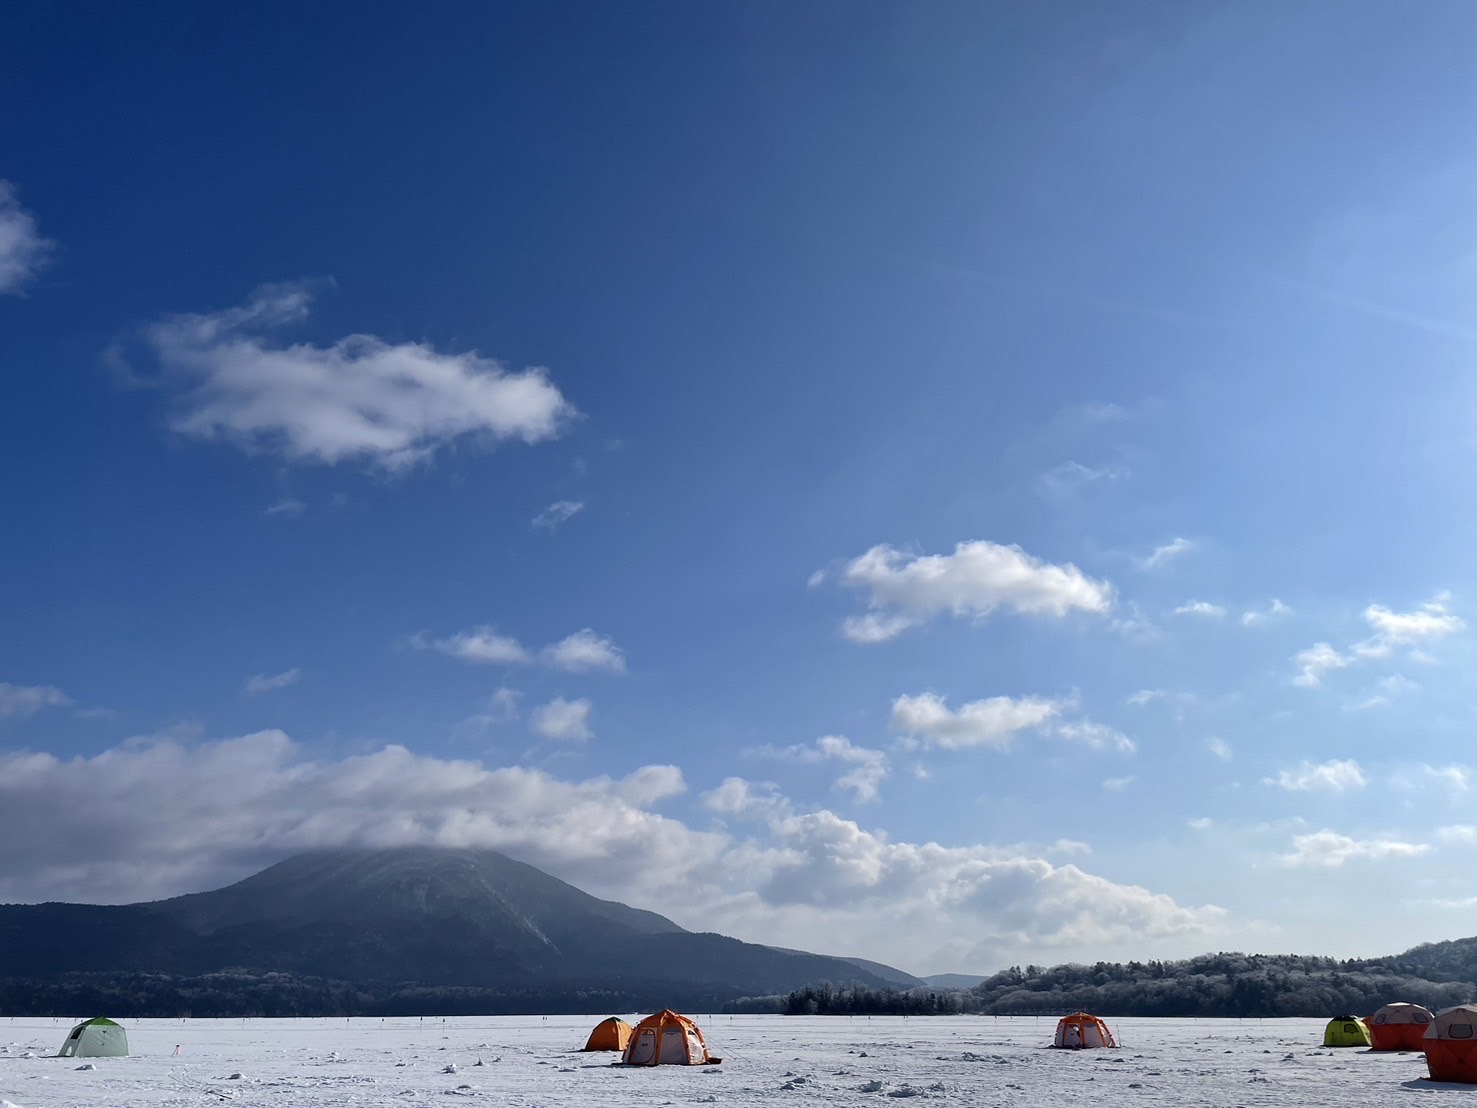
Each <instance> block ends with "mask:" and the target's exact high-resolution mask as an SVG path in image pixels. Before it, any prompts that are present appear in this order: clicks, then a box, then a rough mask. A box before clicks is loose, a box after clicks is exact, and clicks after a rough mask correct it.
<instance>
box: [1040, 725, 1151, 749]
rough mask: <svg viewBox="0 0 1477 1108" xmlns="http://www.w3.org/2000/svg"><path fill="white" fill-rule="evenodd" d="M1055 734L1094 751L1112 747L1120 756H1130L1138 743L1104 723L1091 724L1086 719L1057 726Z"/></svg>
mask: <svg viewBox="0 0 1477 1108" xmlns="http://www.w3.org/2000/svg"><path fill="white" fill-rule="evenodd" d="M1056 733H1057V734H1058V735H1060V736H1061V737H1062V738H1064V739H1070V740H1071V741H1072V742H1079V743H1082V744H1083V745H1084V746H1090V747H1092V748H1093V749H1094V750H1106V749H1108V748H1109V747H1112V748H1113V749H1114V750H1116V751H1118V752H1119V753H1120V754H1132V753H1133V752H1134V751H1136V750H1137V749H1138V743H1136V742H1134V741H1133V740H1132V739H1130V738H1129V737H1128V736H1127V735H1125V734H1124V733H1123V732H1122V731H1119V730H1118V729H1117V728H1116V727H1109V726H1108V725H1107V724H1105V723H1093V722H1092V721H1091V720H1086V719H1082V720H1075V721H1073V722H1071V723H1061V724H1058V725H1057V728H1056Z"/></svg>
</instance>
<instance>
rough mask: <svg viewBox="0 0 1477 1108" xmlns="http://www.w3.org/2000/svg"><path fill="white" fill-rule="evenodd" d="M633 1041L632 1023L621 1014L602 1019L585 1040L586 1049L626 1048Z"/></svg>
mask: <svg viewBox="0 0 1477 1108" xmlns="http://www.w3.org/2000/svg"><path fill="white" fill-rule="evenodd" d="M630 1041H631V1025H630V1024H629V1023H627V1022H626V1021H625V1020H623V1019H621V1018H620V1017H619V1016H611V1017H610V1018H609V1019H608V1020H601V1021H600V1022H599V1023H597V1024H596V1025H595V1030H593V1031H591V1032H590V1037H589V1038H588V1039H586V1040H585V1045H584V1047H583V1048H582V1049H584V1050H625V1049H626V1044H627V1043H629V1042H630Z"/></svg>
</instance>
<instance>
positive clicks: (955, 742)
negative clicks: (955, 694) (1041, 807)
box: [892, 693, 1064, 750]
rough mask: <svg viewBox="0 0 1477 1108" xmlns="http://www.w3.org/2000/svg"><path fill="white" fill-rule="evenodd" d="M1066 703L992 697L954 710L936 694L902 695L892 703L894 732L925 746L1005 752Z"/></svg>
mask: <svg viewBox="0 0 1477 1108" xmlns="http://www.w3.org/2000/svg"><path fill="white" fill-rule="evenodd" d="M1063 707H1064V702H1063V701H1059V700H1047V699H1045V698H1043V697H1038V696H1024V697H1021V698H1019V699H1012V698H1010V697H1008V696H992V697H989V698H988V699H985V700H974V701H971V702H969V703H968V704H963V705H961V706H960V707H959V709H958V710H957V711H956V710H953V709H951V708H949V706H948V705H947V704H946V703H945V702H944V698H943V697H941V696H939V695H937V694H936V693H920V694H919V695H918V696H900V697H898V698H897V699H896V700H894V701H893V702H892V729H893V730H894V731H897V732H898V733H900V734H903V735H907V736H909V737H911V738H913V739H916V740H918V741H919V742H921V743H923V744H924V745H925V746H937V747H943V748H944V749H946V750H961V749H965V748H967V747H976V746H989V747H995V748H997V749H1003V748H1005V747H1007V746H1009V745H1010V742H1011V740H1012V739H1013V738H1014V737H1015V736H1016V735H1017V734H1018V733H1020V732H1021V731H1027V730H1031V729H1033V728H1038V727H1041V726H1042V725H1043V724H1046V723H1048V722H1050V721H1051V720H1053V719H1055V718H1056V717H1057V716H1058V715H1060V714H1061V711H1062V708H1063Z"/></svg>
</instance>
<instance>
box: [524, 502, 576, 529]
mask: <svg viewBox="0 0 1477 1108" xmlns="http://www.w3.org/2000/svg"><path fill="white" fill-rule="evenodd" d="M584 510H585V505H584V504H583V502H581V501H579V500H556V501H554V503H552V504H550V505H549V506H548V507H547V508H545V509H544V510H543V511H541V512H540V513H539V514H538V515H536V516H534V517H533V525H534V526H535V527H541V528H543V529H544V530H546V531H553V530H555V529H556V528H557V527H558V526H559V525H560V524H561V523H564V522H566V521H567V520H570V519H573V518H574V517H575V516H576V515H577V514H578V513H580V512H582V511H584Z"/></svg>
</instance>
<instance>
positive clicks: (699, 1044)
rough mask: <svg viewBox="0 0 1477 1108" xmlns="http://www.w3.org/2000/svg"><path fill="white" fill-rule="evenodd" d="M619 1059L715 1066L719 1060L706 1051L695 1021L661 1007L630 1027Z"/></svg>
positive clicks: (632, 1062)
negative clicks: (627, 1039) (628, 1039)
mask: <svg viewBox="0 0 1477 1108" xmlns="http://www.w3.org/2000/svg"><path fill="white" fill-rule="evenodd" d="M621 1061H622V1062H624V1063H625V1064H626V1065H628V1066H667V1065H678V1066H701V1065H717V1064H718V1063H719V1062H721V1061H723V1059H722V1058H714V1057H713V1056H712V1055H711V1054H709V1053H708V1044H707V1043H706V1042H705V1041H704V1040H703V1033H702V1031H701V1030H699V1029H698V1025H697V1024H695V1023H693V1022H692V1020H690V1019H688V1018H687V1017H686V1016H684V1015H680V1014H678V1013H677V1012H673V1011H672V1010H671V1009H669V1008H663V1009H662V1010H661V1011H660V1012H658V1013H656V1015H654V1016H647V1017H646V1018H645V1019H644V1020H642V1021H641V1022H640V1023H638V1024H637V1025H636V1026H635V1027H634V1028H632V1029H631V1040H630V1042H628V1043H627V1044H626V1049H625V1052H624V1053H623V1054H622V1055H621Z"/></svg>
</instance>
